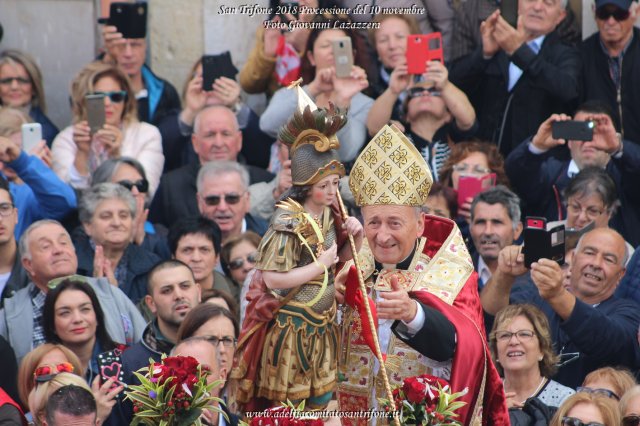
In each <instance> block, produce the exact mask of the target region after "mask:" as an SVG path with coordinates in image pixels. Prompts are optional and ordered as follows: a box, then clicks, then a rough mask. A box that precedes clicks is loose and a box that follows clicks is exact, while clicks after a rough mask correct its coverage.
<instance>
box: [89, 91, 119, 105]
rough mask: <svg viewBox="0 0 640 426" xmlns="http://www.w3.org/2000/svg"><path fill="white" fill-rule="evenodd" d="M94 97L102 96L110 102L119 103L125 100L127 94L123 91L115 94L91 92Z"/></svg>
mask: <svg viewBox="0 0 640 426" xmlns="http://www.w3.org/2000/svg"><path fill="white" fill-rule="evenodd" d="M93 94H94V95H104V96H106V97H107V98H109V100H111V102H115V103H117V104H118V103H120V102H124V101H126V100H127V92H126V91H124V90H118V91H117V92H93Z"/></svg>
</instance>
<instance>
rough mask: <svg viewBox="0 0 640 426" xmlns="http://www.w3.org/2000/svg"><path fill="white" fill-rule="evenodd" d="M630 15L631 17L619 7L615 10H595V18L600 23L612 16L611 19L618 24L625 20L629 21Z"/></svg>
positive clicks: (603, 8) (629, 13)
mask: <svg viewBox="0 0 640 426" xmlns="http://www.w3.org/2000/svg"><path fill="white" fill-rule="evenodd" d="M630 15H631V12H629V11H628V10H624V9H620V8H619V7H616V8H607V7H601V8H599V9H596V18H598V19H600V20H602V21H607V20H608V19H609V18H611V17H612V16H613V19H615V20H616V21H618V22H620V21H626V20H627V19H629V16H630Z"/></svg>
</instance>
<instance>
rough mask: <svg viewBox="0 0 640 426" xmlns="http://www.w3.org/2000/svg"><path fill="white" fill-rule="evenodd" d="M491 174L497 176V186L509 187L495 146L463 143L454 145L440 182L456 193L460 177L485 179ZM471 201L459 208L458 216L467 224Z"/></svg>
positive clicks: (485, 143) (486, 143) (467, 200)
mask: <svg viewBox="0 0 640 426" xmlns="http://www.w3.org/2000/svg"><path fill="white" fill-rule="evenodd" d="M489 173H495V174H496V184H502V185H505V186H507V187H509V186H510V185H509V179H508V178H507V174H506V173H505V171H504V158H502V155H500V153H499V152H498V149H497V147H496V145H495V144H492V143H488V142H462V143H458V144H455V145H453V147H452V148H451V154H450V155H449V158H448V159H447V162H446V163H445V164H444V166H443V167H442V169H441V170H440V182H442V183H443V184H444V185H447V186H450V187H452V188H453V189H455V190H456V191H457V190H458V183H459V182H460V176H474V177H478V178H480V177H484V176H486V175H488V174H489ZM471 201H473V198H471V197H469V198H467V199H466V200H465V201H464V202H463V203H462V204H461V205H459V206H458V216H459V217H461V218H462V219H464V221H466V222H467V223H468V222H469V220H470V216H471V213H470V211H469V209H470V208H471Z"/></svg>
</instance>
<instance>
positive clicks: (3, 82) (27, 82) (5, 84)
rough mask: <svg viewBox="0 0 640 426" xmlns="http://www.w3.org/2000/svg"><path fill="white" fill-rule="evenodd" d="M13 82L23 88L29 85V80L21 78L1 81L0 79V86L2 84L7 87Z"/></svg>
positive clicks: (9, 78) (7, 78)
mask: <svg viewBox="0 0 640 426" xmlns="http://www.w3.org/2000/svg"><path fill="white" fill-rule="evenodd" d="M14 81H15V82H17V83H18V84H21V85H24V86H26V85H27V84H31V80H29V79H28V78H23V77H6V78H3V79H0V84H2V85H3V86H9V85H11V83H13V82H14Z"/></svg>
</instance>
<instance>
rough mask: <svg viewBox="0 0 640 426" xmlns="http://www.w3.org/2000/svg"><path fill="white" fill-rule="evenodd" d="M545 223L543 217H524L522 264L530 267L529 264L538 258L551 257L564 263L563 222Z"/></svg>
mask: <svg viewBox="0 0 640 426" xmlns="http://www.w3.org/2000/svg"><path fill="white" fill-rule="evenodd" d="M549 225H550V226H548V225H547V220H546V219H545V218H544V217H531V216H528V217H527V218H526V219H525V228H524V247H523V250H522V251H523V253H524V265H525V266H526V267H527V268H529V269H531V264H532V263H533V262H537V261H538V260H540V259H543V258H544V259H551V260H554V261H556V262H558V264H560V265H562V264H564V254H565V239H564V224H556V223H552V224H549Z"/></svg>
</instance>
